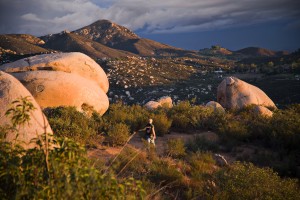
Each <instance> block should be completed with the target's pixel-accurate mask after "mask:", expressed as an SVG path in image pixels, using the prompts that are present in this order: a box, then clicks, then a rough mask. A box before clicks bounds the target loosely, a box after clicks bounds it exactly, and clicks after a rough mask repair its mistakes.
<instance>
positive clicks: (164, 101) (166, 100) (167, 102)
mask: <svg viewBox="0 0 300 200" xmlns="http://www.w3.org/2000/svg"><path fill="white" fill-rule="evenodd" d="M157 102H158V103H159V104H160V105H161V106H165V107H167V108H172V107H173V101H172V98H171V97H168V96H163V97H161V98H159V99H158V100H157Z"/></svg>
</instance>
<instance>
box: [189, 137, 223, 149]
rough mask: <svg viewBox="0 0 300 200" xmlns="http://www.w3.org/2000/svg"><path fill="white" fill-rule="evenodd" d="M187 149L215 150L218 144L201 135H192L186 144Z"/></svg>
mask: <svg viewBox="0 0 300 200" xmlns="http://www.w3.org/2000/svg"><path fill="white" fill-rule="evenodd" d="M186 147H187V150H188V151H192V152H197V151H216V150H218V148H219V146H218V144H217V143H216V142H212V141H209V140H207V139H205V138H204V137H201V136H194V138H193V139H191V140H189V141H188V142H187V144H186Z"/></svg>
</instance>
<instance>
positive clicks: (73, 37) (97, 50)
mask: <svg viewBox="0 0 300 200" xmlns="http://www.w3.org/2000/svg"><path fill="white" fill-rule="evenodd" d="M41 39H43V40H44V41H45V44H44V45H43V47H45V48H49V49H54V50H59V51H64V52H75V51H76V52H82V53H84V54H86V55H88V56H90V57H92V58H103V57H107V58H117V57H126V56H133V55H134V54H133V53H130V52H126V51H121V50H116V49H112V48H110V47H107V46H105V45H103V44H100V43H98V42H95V41H93V40H91V39H88V38H85V37H83V36H80V35H77V34H75V33H70V32H66V31H65V32H62V33H58V34H53V35H48V36H43V37H41Z"/></svg>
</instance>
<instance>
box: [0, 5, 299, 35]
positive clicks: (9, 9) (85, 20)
mask: <svg viewBox="0 0 300 200" xmlns="http://www.w3.org/2000/svg"><path fill="white" fill-rule="evenodd" d="M299 7H300V2H299V1H297V0H264V1H262V0H251V1H249V0H147V1H146V0H43V1H41V0H14V1H11V0H1V1H0V8H1V10H0V13H1V16H0V17H1V18H0V20H1V27H0V32H1V33H7V32H15V33H21V32H23V33H30V34H34V35H43V34H47V33H55V32H60V31H62V30H65V29H68V30H74V29H77V28H80V27H83V26H85V25H88V24H90V23H92V22H94V21H96V20H98V19H109V20H112V21H114V22H116V23H119V24H121V25H124V26H127V27H129V28H131V29H133V30H137V29H143V30H144V31H146V32H154V33H163V32H164V33H165V32H190V31H203V30H212V29H220V28H227V27H234V26H240V25H242V24H248V23H251V24H253V23H260V22H264V21H271V20H278V19H289V21H290V23H291V24H293V21H297V19H299V18H300V14H299V13H300V10H299V9H298V8H299Z"/></svg>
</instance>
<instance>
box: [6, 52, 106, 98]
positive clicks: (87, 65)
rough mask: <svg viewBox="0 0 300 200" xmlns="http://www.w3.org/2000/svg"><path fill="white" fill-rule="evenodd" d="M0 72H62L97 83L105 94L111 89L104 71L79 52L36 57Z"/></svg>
mask: <svg viewBox="0 0 300 200" xmlns="http://www.w3.org/2000/svg"><path fill="white" fill-rule="evenodd" d="M0 70H2V71H5V72H8V73H14V72H27V71H39V70H48V71H62V72H67V73H71V74H77V75H80V76H82V77H84V78H86V79H89V80H93V81H95V82H96V83H97V84H98V85H99V86H100V87H101V88H102V89H103V91H104V92H105V93H107V91H108V88H109V83H108V79H107V76H106V74H105V72H104V71H103V69H102V68H101V67H100V66H99V65H98V64H97V63H96V62H95V61H94V60H93V59H91V58H90V57H88V56H87V55H85V54H83V53H79V52H72V53H54V54H43V55H36V56H32V57H29V58H24V59H21V60H18V61H15V62H13V63H7V64H4V65H2V66H1V67H0Z"/></svg>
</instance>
